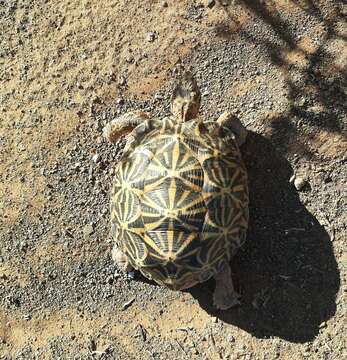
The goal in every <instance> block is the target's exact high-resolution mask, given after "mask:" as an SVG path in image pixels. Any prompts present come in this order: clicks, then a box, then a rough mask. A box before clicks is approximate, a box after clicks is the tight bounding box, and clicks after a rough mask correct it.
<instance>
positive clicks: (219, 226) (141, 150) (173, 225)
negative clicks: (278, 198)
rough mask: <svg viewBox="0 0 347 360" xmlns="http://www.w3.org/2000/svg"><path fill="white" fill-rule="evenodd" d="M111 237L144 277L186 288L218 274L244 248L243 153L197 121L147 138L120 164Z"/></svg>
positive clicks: (166, 125)
mask: <svg viewBox="0 0 347 360" xmlns="http://www.w3.org/2000/svg"><path fill="white" fill-rule="evenodd" d="M116 173H117V175H116V177H115V180H114V188H113V195H112V205H111V213H112V215H111V217H112V231H113V234H114V237H115V238H116V239H118V240H117V242H118V243H119V246H120V247H121V249H122V250H123V251H124V252H125V254H126V255H127V256H128V257H129V260H130V263H131V264H132V265H133V266H134V267H135V268H136V269H138V270H140V271H141V272H142V273H143V274H144V275H145V276H147V277H148V278H150V279H153V280H155V281H156V282H158V283H159V284H165V285H167V286H168V287H170V288H173V289H184V288H188V287H190V286H192V285H194V284H195V283H197V282H200V281H205V280H207V279H208V278H209V277H210V276H212V275H214V274H216V273H217V272H218V271H219V269H220V268H221V266H222V265H223V263H225V262H226V261H228V260H229V259H230V257H231V256H232V254H233V253H234V252H235V251H236V249H237V248H238V247H239V246H240V245H242V242H243V241H244V238H245V233H246V229H247V222H248V190H247V176H246V170H245V168H244V165H243V163H242V160H241V156H240V153H239V150H238V147H237V145H236V144H235V143H233V142H228V144H227V143H225V142H223V140H222V139H214V138H212V137H211V136H210V135H208V134H203V133H200V132H199V128H198V125H197V123H196V122H195V121H194V120H192V121H189V122H187V123H182V124H179V125H175V122H174V121H171V120H170V119H164V120H163V128H162V129H155V130H153V131H151V132H150V133H149V134H147V135H146V136H145V137H144V138H143V139H142V140H141V142H140V143H139V145H138V146H137V148H136V150H135V151H134V152H133V153H132V154H130V155H129V156H128V157H126V158H125V159H123V160H122V161H121V162H120V163H119V164H118V165H117V172H116Z"/></svg>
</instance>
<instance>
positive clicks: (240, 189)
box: [231, 185, 244, 192]
mask: <svg viewBox="0 0 347 360" xmlns="http://www.w3.org/2000/svg"><path fill="white" fill-rule="evenodd" d="M243 189H244V185H236V186H234V187H233V188H232V189H231V191H234V192H236V191H243Z"/></svg>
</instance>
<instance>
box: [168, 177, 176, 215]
mask: <svg viewBox="0 0 347 360" xmlns="http://www.w3.org/2000/svg"><path fill="white" fill-rule="evenodd" d="M176 191H177V188H176V180H175V178H172V179H171V184H170V187H169V189H168V195H169V204H168V207H169V209H170V210H172V209H174V208H175V197H176Z"/></svg>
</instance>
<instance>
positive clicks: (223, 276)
mask: <svg viewBox="0 0 347 360" xmlns="http://www.w3.org/2000/svg"><path fill="white" fill-rule="evenodd" d="M214 278H215V280H216V289H215V291H214V293H213V305H214V306H215V307H216V308H217V309H220V310H227V309H229V308H231V307H233V306H236V305H240V301H239V298H240V297H241V296H240V294H239V293H237V292H236V291H235V289H234V284H233V280H232V278H231V269H230V265H229V264H226V265H225V267H224V268H223V269H222V271H221V272H220V273H219V274H217V275H215V277H214Z"/></svg>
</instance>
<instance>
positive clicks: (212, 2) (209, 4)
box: [207, 0, 216, 9]
mask: <svg viewBox="0 0 347 360" xmlns="http://www.w3.org/2000/svg"><path fill="white" fill-rule="evenodd" d="M215 5H216V2H215V0H208V1H207V7H208V8H209V9H212V8H213V7H214V6H215Z"/></svg>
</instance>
